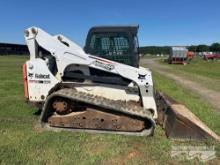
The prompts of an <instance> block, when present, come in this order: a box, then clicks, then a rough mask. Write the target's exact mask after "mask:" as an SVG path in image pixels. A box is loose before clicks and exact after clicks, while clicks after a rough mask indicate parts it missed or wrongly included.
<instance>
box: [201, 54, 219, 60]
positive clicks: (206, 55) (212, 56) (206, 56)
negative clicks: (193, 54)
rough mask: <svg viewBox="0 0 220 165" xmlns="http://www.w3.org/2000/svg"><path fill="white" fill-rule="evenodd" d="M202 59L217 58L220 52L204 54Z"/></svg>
mask: <svg viewBox="0 0 220 165" xmlns="http://www.w3.org/2000/svg"><path fill="white" fill-rule="evenodd" d="M203 59H204V60H206V61H208V60H217V59H220V54H217V53H214V54H204V56H203Z"/></svg>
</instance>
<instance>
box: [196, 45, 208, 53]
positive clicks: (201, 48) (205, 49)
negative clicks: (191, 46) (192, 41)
mask: <svg viewBox="0 0 220 165" xmlns="http://www.w3.org/2000/svg"><path fill="white" fill-rule="evenodd" d="M208 51H209V46H207V45H198V47H197V52H208Z"/></svg>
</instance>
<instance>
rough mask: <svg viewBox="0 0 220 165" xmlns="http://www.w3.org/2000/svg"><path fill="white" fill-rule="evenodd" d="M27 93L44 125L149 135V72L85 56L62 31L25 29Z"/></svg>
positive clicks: (152, 115)
mask: <svg viewBox="0 0 220 165" xmlns="http://www.w3.org/2000/svg"><path fill="white" fill-rule="evenodd" d="M25 39H26V43H27V46H28V49H29V51H30V60H29V61H27V62H26V63H25V64H24V65H23V73H24V77H25V83H24V84H25V91H26V97H27V99H28V100H29V101H30V102H33V103H35V104H36V105H38V106H43V107H42V109H43V110H42V113H41V117H40V121H41V123H42V124H43V125H44V126H46V127H54V128H65V129H71V130H78V131H79V130H82V129H83V130H84V131H91V130H94V131H98V132H114V133H125V134H143V135H152V134H153V131H154V128H155V119H156V118H157V107H156V102H155V100H154V91H153V81H152V77H151V72H150V71H149V70H148V69H145V68H135V67H132V66H129V65H125V64H121V63H118V62H114V61H110V60H107V59H103V58H100V57H97V56H93V55H90V54H86V53H85V52H84V50H83V49H81V48H80V47H79V46H78V45H76V44H75V43H73V42H72V41H70V40H69V39H68V38H66V37H64V36H62V35H56V36H51V35H49V34H48V33H46V32H45V31H43V30H42V29H40V28H37V27H31V28H29V29H27V30H26V31H25ZM42 50H43V51H42Z"/></svg>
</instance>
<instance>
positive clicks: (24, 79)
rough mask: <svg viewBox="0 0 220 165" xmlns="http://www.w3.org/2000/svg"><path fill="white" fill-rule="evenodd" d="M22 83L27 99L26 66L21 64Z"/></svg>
mask: <svg viewBox="0 0 220 165" xmlns="http://www.w3.org/2000/svg"><path fill="white" fill-rule="evenodd" d="M22 70H23V82H24V96H25V98H27V99H28V82H27V65H26V64H23V66H22Z"/></svg>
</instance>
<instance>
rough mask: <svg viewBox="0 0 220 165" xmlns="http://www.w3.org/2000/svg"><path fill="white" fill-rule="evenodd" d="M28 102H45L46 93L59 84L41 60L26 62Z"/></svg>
mask: <svg viewBox="0 0 220 165" xmlns="http://www.w3.org/2000/svg"><path fill="white" fill-rule="evenodd" d="M26 65H27V82H28V91H29V96H28V98H29V101H33V102H40V101H45V99H46V97H47V95H48V92H49V91H50V90H51V89H52V88H53V87H54V86H55V85H56V84H57V83H58V82H59V81H58V80H57V79H56V77H54V75H53V74H52V73H51V72H50V71H49V69H48V67H47V64H46V62H45V61H44V60H42V59H33V60H31V61H27V62H26Z"/></svg>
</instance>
